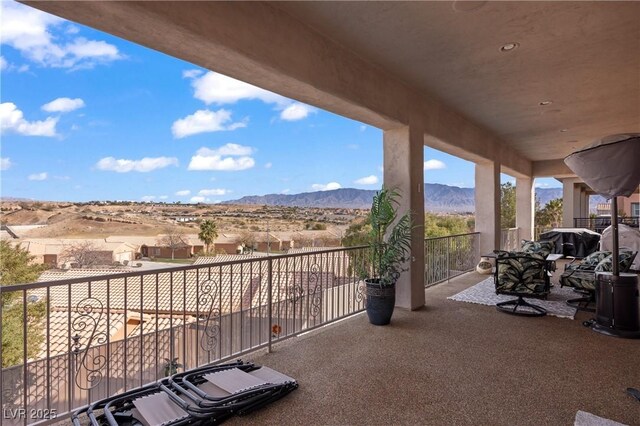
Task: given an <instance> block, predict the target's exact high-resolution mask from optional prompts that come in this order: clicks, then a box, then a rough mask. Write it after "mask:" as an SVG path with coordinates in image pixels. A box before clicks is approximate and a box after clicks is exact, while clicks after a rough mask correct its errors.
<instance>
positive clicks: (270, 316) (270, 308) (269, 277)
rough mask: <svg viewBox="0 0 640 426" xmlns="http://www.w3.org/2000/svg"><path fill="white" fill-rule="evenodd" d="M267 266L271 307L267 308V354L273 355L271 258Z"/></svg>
mask: <svg viewBox="0 0 640 426" xmlns="http://www.w3.org/2000/svg"><path fill="white" fill-rule="evenodd" d="M267 262H268V263H267V265H268V280H267V282H268V284H269V286H268V297H267V300H268V303H269V306H268V307H267V313H268V315H269V329H268V332H267V335H268V336H269V341H268V344H267V352H268V353H271V340H272V334H273V333H272V332H271V330H273V261H272V259H271V257H269V259H268V260H267Z"/></svg>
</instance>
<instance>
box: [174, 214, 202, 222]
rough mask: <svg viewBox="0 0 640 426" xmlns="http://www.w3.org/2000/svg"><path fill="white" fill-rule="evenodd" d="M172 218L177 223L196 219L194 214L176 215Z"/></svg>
mask: <svg viewBox="0 0 640 426" xmlns="http://www.w3.org/2000/svg"><path fill="white" fill-rule="evenodd" d="M173 219H174V220H175V221H176V222H178V223H185V222H196V221H197V220H198V218H197V217H195V216H176V217H174V218H173Z"/></svg>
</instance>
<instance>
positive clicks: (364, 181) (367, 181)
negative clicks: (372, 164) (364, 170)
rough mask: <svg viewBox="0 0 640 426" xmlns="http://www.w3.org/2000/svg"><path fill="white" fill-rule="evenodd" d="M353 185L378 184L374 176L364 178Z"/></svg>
mask: <svg viewBox="0 0 640 426" xmlns="http://www.w3.org/2000/svg"><path fill="white" fill-rule="evenodd" d="M354 183H357V184H358V185H375V184H376V183H378V177H377V176H376V175H371V176H365V177H363V178H360V179H357V180H356V181H355V182H354Z"/></svg>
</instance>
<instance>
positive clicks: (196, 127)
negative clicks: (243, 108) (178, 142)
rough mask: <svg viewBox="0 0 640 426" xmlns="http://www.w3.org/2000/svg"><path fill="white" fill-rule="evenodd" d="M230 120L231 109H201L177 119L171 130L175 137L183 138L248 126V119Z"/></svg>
mask: <svg viewBox="0 0 640 426" xmlns="http://www.w3.org/2000/svg"><path fill="white" fill-rule="evenodd" d="M230 121H231V111H228V110H226V109H220V110H218V111H211V110H208V109H201V110H198V111H196V112H194V113H193V114H191V115H188V116H186V117H185V118H180V119H178V120H176V121H175V122H174V123H173V125H172V126H171V132H172V133H173V137H174V138H178V139H181V138H184V137H186V136H190V135H195V134H198V133H205V132H220V131H225V130H235V129H239V128H241V127H246V126H247V122H246V120H244V121H238V122H235V123H230Z"/></svg>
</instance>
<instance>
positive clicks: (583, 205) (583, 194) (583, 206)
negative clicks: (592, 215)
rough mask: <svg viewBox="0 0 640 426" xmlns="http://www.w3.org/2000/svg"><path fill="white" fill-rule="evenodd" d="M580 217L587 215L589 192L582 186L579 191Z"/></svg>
mask: <svg viewBox="0 0 640 426" xmlns="http://www.w3.org/2000/svg"><path fill="white" fill-rule="evenodd" d="M580 217H589V194H588V193H587V191H586V190H585V189H584V188H582V190H581V191H580Z"/></svg>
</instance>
